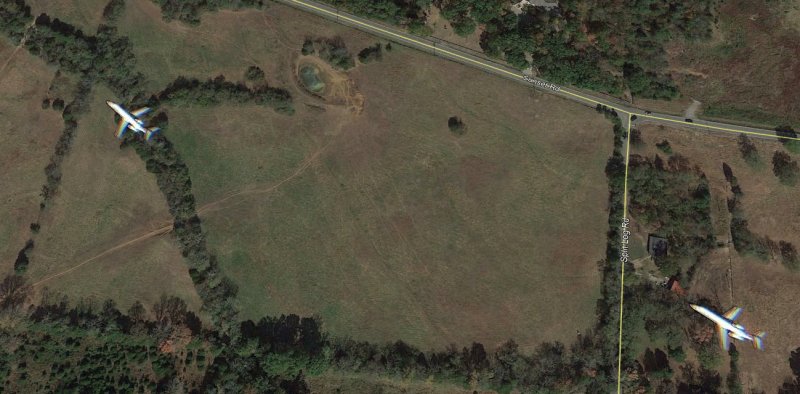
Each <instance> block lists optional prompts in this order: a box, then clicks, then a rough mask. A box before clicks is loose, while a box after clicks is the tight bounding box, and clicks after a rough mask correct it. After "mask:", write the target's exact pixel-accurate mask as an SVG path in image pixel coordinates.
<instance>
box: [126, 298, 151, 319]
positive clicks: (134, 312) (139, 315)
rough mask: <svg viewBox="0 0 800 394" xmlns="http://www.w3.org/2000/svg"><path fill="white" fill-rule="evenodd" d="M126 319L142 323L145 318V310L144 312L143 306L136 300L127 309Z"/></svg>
mask: <svg viewBox="0 0 800 394" xmlns="http://www.w3.org/2000/svg"><path fill="white" fill-rule="evenodd" d="M128 317H130V318H131V320H133V321H134V322H137V321H143V320H145V319H146V318H147V310H145V309H144V305H142V303H141V302H139V301H138V300H137V301H136V302H134V303H133V305H131V307H130V308H128Z"/></svg>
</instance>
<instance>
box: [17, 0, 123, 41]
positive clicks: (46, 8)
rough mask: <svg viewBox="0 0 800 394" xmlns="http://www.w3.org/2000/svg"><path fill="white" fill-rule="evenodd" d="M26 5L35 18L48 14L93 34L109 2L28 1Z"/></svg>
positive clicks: (106, 0) (89, 0)
mask: <svg viewBox="0 0 800 394" xmlns="http://www.w3.org/2000/svg"><path fill="white" fill-rule="evenodd" d="M26 3H27V4H28V5H29V6H30V7H31V15H33V16H38V15H39V14H47V15H50V17H51V18H58V19H61V20H63V21H65V22H67V23H69V24H72V25H74V26H76V27H77V28H79V29H81V30H83V32H84V33H86V34H92V33H94V32H95V31H96V30H97V25H99V24H100V22H101V21H102V19H103V8H104V7H105V6H106V4H107V3H108V0H66V1H65V0H60V1H50V0H28V1H26Z"/></svg>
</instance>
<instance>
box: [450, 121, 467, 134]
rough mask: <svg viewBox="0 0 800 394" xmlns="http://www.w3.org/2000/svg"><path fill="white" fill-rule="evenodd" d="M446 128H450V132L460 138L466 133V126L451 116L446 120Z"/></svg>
mask: <svg viewBox="0 0 800 394" xmlns="http://www.w3.org/2000/svg"><path fill="white" fill-rule="evenodd" d="M447 127H448V128H450V131H451V132H452V133H453V134H455V135H459V136H460V135H464V134H465V133H466V132H467V126H465V125H464V122H462V121H461V119H459V118H458V117H456V116H451V117H450V119H447Z"/></svg>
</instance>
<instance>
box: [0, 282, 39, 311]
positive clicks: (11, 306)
mask: <svg viewBox="0 0 800 394" xmlns="http://www.w3.org/2000/svg"><path fill="white" fill-rule="evenodd" d="M31 290H32V288H31V286H30V285H29V284H28V283H27V281H26V280H25V278H23V277H22V276H19V275H15V274H11V275H6V277H5V278H3V281H2V282H0V310H4V311H7V310H15V309H17V308H19V307H20V306H22V305H23V304H25V302H27V301H28V299H29V298H30V296H31Z"/></svg>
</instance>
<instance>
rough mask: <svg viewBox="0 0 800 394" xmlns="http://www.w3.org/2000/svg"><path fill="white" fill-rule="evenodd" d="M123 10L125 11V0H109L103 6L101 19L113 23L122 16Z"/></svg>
mask: <svg viewBox="0 0 800 394" xmlns="http://www.w3.org/2000/svg"><path fill="white" fill-rule="evenodd" d="M123 11H125V0H109V2H108V4H106V7H105V8H103V19H105V20H106V22H108V23H114V22H116V21H117V20H118V19H119V17H120V16H122V12H123Z"/></svg>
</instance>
